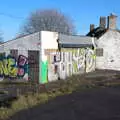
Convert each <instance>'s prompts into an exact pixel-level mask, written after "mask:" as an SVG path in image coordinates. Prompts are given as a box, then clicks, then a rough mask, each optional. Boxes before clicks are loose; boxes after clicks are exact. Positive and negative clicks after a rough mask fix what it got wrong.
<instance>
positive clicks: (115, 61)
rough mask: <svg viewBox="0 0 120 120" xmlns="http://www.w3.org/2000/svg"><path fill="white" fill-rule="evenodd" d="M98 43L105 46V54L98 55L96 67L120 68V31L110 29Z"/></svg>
mask: <svg viewBox="0 0 120 120" xmlns="http://www.w3.org/2000/svg"><path fill="white" fill-rule="evenodd" d="M96 44H97V48H103V56H96V68H97V69H112V70H120V33H119V32H117V31H114V30H108V31H107V32H106V33H105V34H104V35H103V36H102V37H100V38H99V39H98V40H97V41H96Z"/></svg>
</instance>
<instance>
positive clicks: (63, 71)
mask: <svg viewBox="0 0 120 120" xmlns="http://www.w3.org/2000/svg"><path fill="white" fill-rule="evenodd" d="M46 56H47V58H49V59H48V81H49V80H50V81H51V80H53V79H56V76H57V75H56V73H57V74H58V76H60V78H63V79H64V78H66V77H67V76H70V75H72V74H79V73H83V72H85V71H86V72H90V71H92V70H94V68H95V52H94V50H93V49H91V48H64V49H62V50H61V57H60V53H59V52H58V51H57V52H56V51H51V52H49V54H47V55H46ZM55 58H61V60H60V61H57V62H56V60H54V59H55ZM53 61H54V62H53ZM85 63H86V64H85ZM56 66H57V71H56V72H55V71H54V70H55V69H54V68H55V67H56Z"/></svg>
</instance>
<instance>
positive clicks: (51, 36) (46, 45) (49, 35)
mask: <svg viewBox="0 0 120 120" xmlns="http://www.w3.org/2000/svg"><path fill="white" fill-rule="evenodd" d="M57 39H58V33H57V32H50V31H41V54H42V61H46V60H47V58H46V56H45V55H44V50H45V49H58V43H57Z"/></svg>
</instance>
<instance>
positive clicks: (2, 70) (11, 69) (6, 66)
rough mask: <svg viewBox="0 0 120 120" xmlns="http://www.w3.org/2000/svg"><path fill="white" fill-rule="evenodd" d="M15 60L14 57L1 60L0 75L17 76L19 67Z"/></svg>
mask: <svg viewBox="0 0 120 120" xmlns="http://www.w3.org/2000/svg"><path fill="white" fill-rule="evenodd" d="M15 64H16V63H15V60H14V59H13V58H7V59H3V60H0V76H9V77H16V76H17V68H16V67H15Z"/></svg>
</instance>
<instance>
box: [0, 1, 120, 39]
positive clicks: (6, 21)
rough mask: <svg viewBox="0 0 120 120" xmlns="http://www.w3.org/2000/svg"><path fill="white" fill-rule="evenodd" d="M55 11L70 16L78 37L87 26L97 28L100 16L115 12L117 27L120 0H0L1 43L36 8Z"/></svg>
mask: <svg viewBox="0 0 120 120" xmlns="http://www.w3.org/2000/svg"><path fill="white" fill-rule="evenodd" d="M49 8H50V9H51V8H54V9H57V10H60V11H61V12H62V13H63V14H65V15H68V16H70V17H71V18H72V19H73V21H74V24H75V26H76V31H77V32H78V34H80V35H85V34H86V33H87V32H88V31H89V26H90V24H95V26H96V27H97V26H98V25H99V18H100V16H108V15H109V14H110V13H114V14H116V15H117V16H118V20H117V24H118V28H120V0H1V1H0V31H1V32H2V33H3V38H4V41H8V40H11V39H13V38H15V37H16V35H17V34H18V33H19V32H20V30H21V27H22V25H23V24H24V23H25V20H26V19H27V17H28V16H29V15H30V13H31V12H33V11H35V10H37V9H49Z"/></svg>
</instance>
